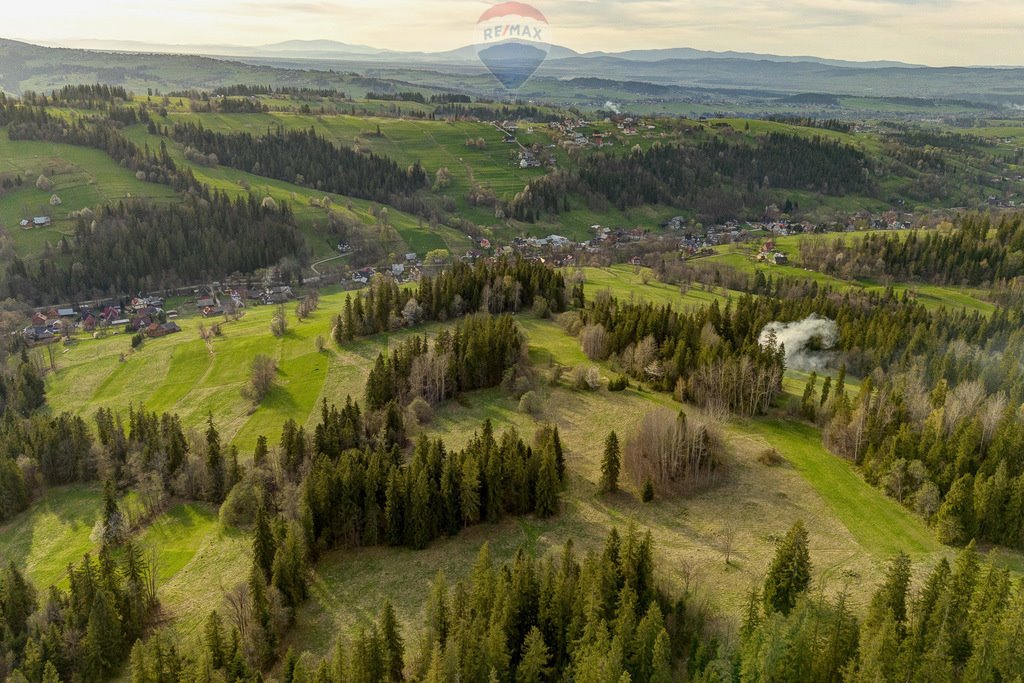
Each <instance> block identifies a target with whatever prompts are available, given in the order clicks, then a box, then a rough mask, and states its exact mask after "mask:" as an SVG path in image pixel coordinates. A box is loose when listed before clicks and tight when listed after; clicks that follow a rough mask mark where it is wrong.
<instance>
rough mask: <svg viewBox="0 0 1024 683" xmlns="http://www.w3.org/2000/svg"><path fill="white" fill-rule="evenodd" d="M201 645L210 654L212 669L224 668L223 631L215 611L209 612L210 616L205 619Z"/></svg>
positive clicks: (218, 615)
mask: <svg viewBox="0 0 1024 683" xmlns="http://www.w3.org/2000/svg"><path fill="white" fill-rule="evenodd" d="M203 644H204V645H206V650H207V652H209V653H210V661H211V663H212V665H213V668H214V669H219V668H221V667H222V666H224V629H223V627H222V625H221V619H220V614H218V613H217V610H210V616H209V617H207V618H206V624H205V625H204V626H203Z"/></svg>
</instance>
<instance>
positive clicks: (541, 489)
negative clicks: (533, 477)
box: [534, 448, 560, 517]
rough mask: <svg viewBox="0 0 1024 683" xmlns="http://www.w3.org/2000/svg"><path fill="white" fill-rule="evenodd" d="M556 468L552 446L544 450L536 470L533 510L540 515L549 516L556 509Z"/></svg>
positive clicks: (557, 482) (557, 483)
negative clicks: (534, 505) (538, 468)
mask: <svg viewBox="0 0 1024 683" xmlns="http://www.w3.org/2000/svg"><path fill="white" fill-rule="evenodd" d="M559 488H560V486H559V481H558V468H557V465H556V464H555V453H554V449H553V448H547V449H545V450H544V455H543V456H541V461H540V471H538V472H537V496H536V501H537V503H536V507H535V509H534V511H535V512H536V513H537V515H538V516H540V517H551V516H552V515H554V514H555V513H556V512H557V511H558V490H559Z"/></svg>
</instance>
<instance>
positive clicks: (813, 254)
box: [800, 214, 1024, 286]
mask: <svg viewBox="0 0 1024 683" xmlns="http://www.w3.org/2000/svg"><path fill="white" fill-rule="evenodd" d="M800 259H801V262H802V263H804V264H806V265H807V266H808V267H810V268H813V269H815V270H819V271H821V272H824V273H828V274H832V275H837V276H840V277H846V276H848V275H850V274H853V273H856V274H857V275H860V276H865V275H866V276H870V277H880V278H892V279H895V280H901V281H912V282H925V283H932V284H939V285H973V286H993V285H996V284H997V283H999V282H1001V281H1006V280H1013V279H1014V278H1019V277H1021V276H1024V218H1022V216H1021V215H1020V214H1012V215H1004V216H1002V217H1000V218H999V219H998V220H994V219H993V218H992V217H991V216H989V215H969V216H964V217H961V218H959V219H958V220H957V223H956V227H955V229H952V230H926V231H916V230H915V231H912V232H910V233H906V234H901V233H868V234H866V235H864V236H863V237H854V238H853V239H851V240H849V242H846V241H844V240H802V241H801V243H800Z"/></svg>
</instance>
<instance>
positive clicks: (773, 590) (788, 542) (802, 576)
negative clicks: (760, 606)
mask: <svg viewBox="0 0 1024 683" xmlns="http://www.w3.org/2000/svg"><path fill="white" fill-rule="evenodd" d="M810 582H811V559H810V554H809V552H808V549H807V530H806V529H805V528H804V523H803V521H802V520H797V522H796V523H795V524H794V525H793V526H792V527H791V528H790V530H789V531H788V532H787V533H786V537H785V538H784V539H783V541H782V543H781V544H780V545H779V547H778V548H777V549H776V551H775V557H774V558H773V559H772V563H771V566H770V567H769V568H768V576H767V577H765V580H764V588H763V589H762V597H763V599H764V605H765V611H766V612H769V613H771V612H782V613H783V614H789V611H790V610H791V609H793V606H794V605H796V601H797V598H798V597H799V596H800V594H801V593H803V592H804V591H806V590H807V587H808V585H810Z"/></svg>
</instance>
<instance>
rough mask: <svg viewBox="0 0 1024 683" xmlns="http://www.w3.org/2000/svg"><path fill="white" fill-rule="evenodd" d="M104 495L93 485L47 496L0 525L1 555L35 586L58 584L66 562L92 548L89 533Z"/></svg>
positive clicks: (59, 490)
mask: <svg viewBox="0 0 1024 683" xmlns="http://www.w3.org/2000/svg"><path fill="white" fill-rule="evenodd" d="M102 506H103V495H102V492H101V491H100V490H99V488H97V487H93V486H67V487H62V488H58V489H52V490H50V491H47V493H46V495H45V496H44V497H43V498H42V499H40V500H38V501H37V502H36V503H34V504H33V505H32V506H31V507H30V508H29V509H28V510H26V511H25V512H23V513H21V514H20V515H18V516H17V517H15V518H14V519H13V520H11V521H9V522H8V523H7V524H5V525H3V526H0V558H2V560H3V564H4V565H5V566H6V564H7V563H8V562H14V564H15V565H17V566H18V567H21V568H22V569H24V571H25V575H26V576H27V577H28V578H29V579H30V580H31V581H32V582H33V583H34V584H36V585H37V586H40V587H46V586H50V585H52V584H55V583H60V582H61V580H62V577H63V576H64V574H65V571H66V570H67V568H68V565H69V564H77V563H78V562H80V561H81V559H82V555H84V554H85V553H87V552H90V551H92V550H93V548H94V544H93V542H92V541H91V540H90V538H89V536H90V534H91V533H92V528H93V525H94V524H96V520H97V519H99V514H100V510H101V508H102Z"/></svg>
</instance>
